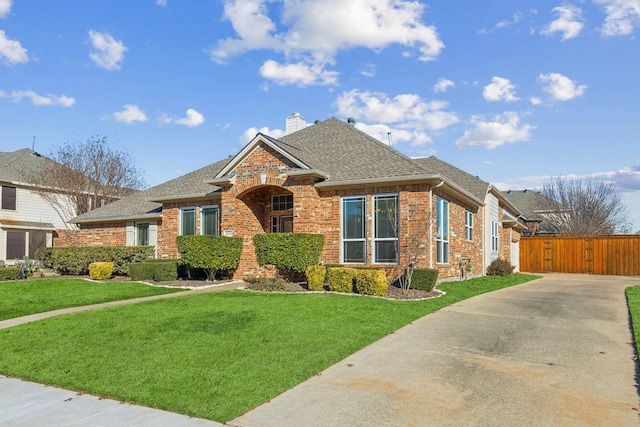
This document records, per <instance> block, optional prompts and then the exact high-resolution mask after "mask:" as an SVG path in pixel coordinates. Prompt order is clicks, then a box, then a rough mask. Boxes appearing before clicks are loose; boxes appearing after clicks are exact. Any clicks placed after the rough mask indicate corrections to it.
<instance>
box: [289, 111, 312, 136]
mask: <svg viewBox="0 0 640 427" xmlns="http://www.w3.org/2000/svg"><path fill="white" fill-rule="evenodd" d="M286 124H287V126H286V128H285V131H284V134H285V135H289V134H290V133H293V132H296V131H299V130H301V129H304V128H306V127H307V120H306V119H305V118H304V117H302V116H301V115H300V113H293V114H292V115H290V116H289V117H287V123H286Z"/></svg>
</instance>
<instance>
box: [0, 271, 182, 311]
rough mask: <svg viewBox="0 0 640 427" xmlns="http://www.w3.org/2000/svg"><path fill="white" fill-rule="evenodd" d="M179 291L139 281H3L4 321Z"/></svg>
mask: <svg viewBox="0 0 640 427" xmlns="http://www.w3.org/2000/svg"><path fill="white" fill-rule="evenodd" d="M176 291H177V290H176V289H170V288H160V287H154V286H148V285H145V284H142V283H137V282H89V281H87V280H82V279H66V278H65V279H37V280H36V279H34V280H16V281H10V282H0V320H5V319H12V318H15V317H20V316H27V315H29V314H35V313H42V312H45V311H52V310H58V309H61V308H67V307H78V306H82V305H90V304H98V303H102V302H109V301H117V300H123V299H131V298H138V297H146V296H150V295H159V294H166V293H171V292H176Z"/></svg>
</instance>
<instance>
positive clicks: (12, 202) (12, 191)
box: [1, 185, 16, 211]
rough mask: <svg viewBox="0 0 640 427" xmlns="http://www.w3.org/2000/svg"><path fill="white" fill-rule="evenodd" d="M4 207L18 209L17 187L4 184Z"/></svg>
mask: <svg viewBox="0 0 640 427" xmlns="http://www.w3.org/2000/svg"><path fill="white" fill-rule="evenodd" d="M1 208H2V209H7V210H11V211H15V210H16V187H7V186H5V185H3V186H2V206H1Z"/></svg>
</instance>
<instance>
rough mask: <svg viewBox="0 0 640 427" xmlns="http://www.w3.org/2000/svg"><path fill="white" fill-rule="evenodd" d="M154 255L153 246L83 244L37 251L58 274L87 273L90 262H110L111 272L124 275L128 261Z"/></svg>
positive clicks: (143, 259)
mask: <svg viewBox="0 0 640 427" xmlns="http://www.w3.org/2000/svg"><path fill="white" fill-rule="evenodd" d="M153 256H154V247H153V246H85V247H62V248H47V250H46V251H39V252H38V257H39V258H38V259H39V260H40V261H42V264H43V265H44V266H45V267H48V268H53V269H54V270H56V271H57V272H58V273H60V274H73V275H80V274H89V264H91V263H92V262H112V263H113V264H114V268H113V274H115V275H117V276H126V275H127V274H128V272H129V263H132V262H141V261H145V260H147V259H149V258H153Z"/></svg>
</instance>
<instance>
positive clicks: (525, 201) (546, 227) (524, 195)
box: [502, 189, 559, 236]
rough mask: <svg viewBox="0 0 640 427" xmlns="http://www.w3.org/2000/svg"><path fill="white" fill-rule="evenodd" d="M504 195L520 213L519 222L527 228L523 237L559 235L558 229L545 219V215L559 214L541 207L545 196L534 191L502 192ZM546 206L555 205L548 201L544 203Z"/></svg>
mask: <svg viewBox="0 0 640 427" xmlns="http://www.w3.org/2000/svg"><path fill="white" fill-rule="evenodd" d="M502 195H503V196H504V198H506V199H507V200H508V201H509V202H510V203H511V204H513V205H514V206H516V207H517V208H518V210H519V211H520V217H519V218H518V221H519V222H520V223H521V224H522V225H524V226H525V227H526V228H527V231H525V232H523V233H522V235H523V236H535V235H545V236H554V235H556V234H557V230H556V228H555V227H554V226H553V225H552V224H550V223H549V221H547V220H546V219H545V215H554V214H557V212H559V210H556V211H548V210H544V209H543V208H542V207H541V198H543V197H544V196H543V195H542V194H541V193H540V192H538V191H533V190H527V189H525V190H507V191H502ZM543 204H544V205H545V206H549V205H553V203H550V202H549V201H548V200H547V201H545V202H544V203H543Z"/></svg>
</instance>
